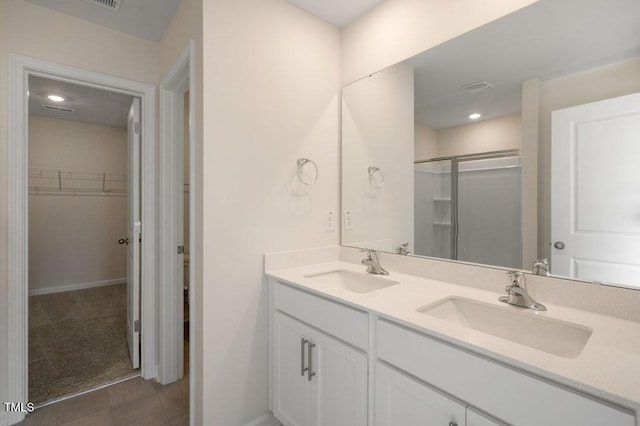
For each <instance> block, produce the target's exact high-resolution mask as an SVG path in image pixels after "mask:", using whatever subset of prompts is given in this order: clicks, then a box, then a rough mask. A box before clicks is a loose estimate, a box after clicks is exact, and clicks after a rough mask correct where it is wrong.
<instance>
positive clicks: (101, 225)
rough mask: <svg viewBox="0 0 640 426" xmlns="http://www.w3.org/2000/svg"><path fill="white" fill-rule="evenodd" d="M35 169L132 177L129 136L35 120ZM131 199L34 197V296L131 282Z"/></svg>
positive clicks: (32, 164)
mask: <svg viewBox="0 0 640 426" xmlns="http://www.w3.org/2000/svg"><path fill="white" fill-rule="evenodd" d="M29 165H30V167H40V168H54V169H57V168H60V169H71V170H83V171H95V172H98V173H103V172H107V173H117V174H124V175H126V172H127V171H126V170H127V130H126V129H123V128H117V127H107V126H101V125H97V124H87V123H80V122H76V121H66V120H55V119H51V118H43V117H38V116H34V115H31V116H29ZM126 221H127V197H126V194H125V195H124V196H95V195H51V194H48V193H43V192H41V193H39V194H37V195H30V196H29V292H30V293H31V292H33V293H40V294H42V293H44V292H51V293H53V292H56V291H60V290H64V289H62V288H61V287H64V286H70V285H76V286H77V285H82V284H90V283H97V282H102V281H112V280H117V279H123V278H125V277H126V273H127V272H126V253H127V249H126V245H119V244H118V242H117V240H118V239H119V238H126V235H127V222H126Z"/></svg>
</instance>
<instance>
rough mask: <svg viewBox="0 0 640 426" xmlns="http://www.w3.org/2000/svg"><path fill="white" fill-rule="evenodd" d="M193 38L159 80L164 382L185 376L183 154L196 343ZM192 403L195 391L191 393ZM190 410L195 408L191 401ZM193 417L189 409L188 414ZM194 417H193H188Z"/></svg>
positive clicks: (192, 379)
mask: <svg viewBox="0 0 640 426" xmlns="http://www.w3.org/2000/svg"><path fill="white" fill-rule="evenodd" d="M194 49H195V42H194V41H193V40H189V42H188V44H187V46H186V48H185V49H184V50H183V52H182V53H181V55H180V56H179V57H178V59H177V60H176V62H175V63H174V64H173V66H172V67H171V69H170V70H169V71H168V72H167V74H166V76H165V77H164V79H163V80H162V82H161V83H160V126H161V132H160V141H159V147H160V148H159V156H160V158H159V167H160V169H159V173H158V185H159V191H158V193H159V200H158V201H159V203H158V204H159V207H160V210H159V214H160V217H159V223H161V224H162V232H160V233H159V235H158V237H159V240H158V245H159V255H160V257H159V259H160V263H159V267H160V274H159V277H158V279H159V287H160V300H159V306H160V311H161V312H162V313H163V315H162V318H160V322H159V327H160V330H159V334H158V336H159V348H160V354H161V355H162V356H161V357H160V364H159V368H158V381H159V382H160V383H162V384H167V383H171V382H175V381H176V380H178V379H180V378H181V377H182V376H183V371H184V370H183V366H184V359H183V358H184V356H183V345H184V336H183V326H184V311H183V306H184V305H183V300H184V298H183V291H182V285H178V284H177V278H178V273H179V269H180V268H183V265H182V263H180V262H178V259H179V256H178V253H177V246H178V245H179V244H182V242H181V241H179V238H178V235H179V229H178V227H183V226H184V225H183V223H178V219H179V217H181V214H180V213H179V212H178V206H179V205H182V203H179V202H177V200H178V197H184V187H183V186H182V185H179V184H178V183H179V182H181V181H182V177H181V175H179V173H178V172H180V173H183V171H182V164H181V163H180V162H181V161H182V159H183V155H188V156H189V165H190V167H189V231H188V232H189V307H190V308H189V327H190V333H189V334H190V336H189V344H190V347H194V341H193V338H194V337H195V333H194V332H193V327H194V324H195V309H194V300H195V296H194V295H195V286H194V281H195V280H194V277H195V273H194V272H195V262H196V256H195V240H196V235H195V223H196V222H195V218H196V206H195V196H194V194H195V191H196V188H195V185H196V173H195V172H196V171H195V155H196V152H195V127H194V114H195V110H196V109H195V104H196V97H197V93H196V90H195V67H193V66H192V64H193V58H194V57H195V55H194V51H195V50H194ZM187 90H188V91H189V121H188V123H189V124H188V126H189V152H183V153H182V155H180V153H181V150H182V149H183V142H184V141H183V135H184V93H185V92H186V91H187ZM189 357H190V360H189V361H190V365H194V351H193V350H191V351H189ZM194 383H195V375H194V369H193V368H191V369H190V384H191V386H192V387H193V385H194ZM190 394H191V397H190V402H191V400H192V395H193V392H190ZM190 405H191V410H193V404H190ZM191 414H192V415H193V413H191ZM192 418H193V417H192Z"/></svg>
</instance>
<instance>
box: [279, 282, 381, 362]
mask: <svg viewBox="0 0 640 426" xmlns="http://www.w3.org/2000/svg"><path fill="white" fill-rule="evenodd" d="M273 307H274V308H275V309H277V310H279V311H282V312H285V313H286V314H288V315H291V316H292V317H295V318H298V319H299V320H301V321H303V322H306V323H307V324H309V325H312V326H314V327H316V328H319V329H320V330H322V331H324V332H325V333H327V334H330V335H332V336H334V337H336V338H338V339H340V340H343V341H345V342H347V343H349V344H351V345H353V346H355V347H358V348H361V349H365V350H366V349H367V348H368V347H369V332H368V330H369V319H368V315H367V313H366V312H362V311H359V310H357V309H353V308H351V307H348V306H345V305H341V304H339V303H335V302H332V301H330V300H327V299H323V298H322V297H318V296H314V295H312V294H310V293H307V292H304V291H300V290H296V289H294V288H292V287H289V286H288V285H285V284H281V283H277V282H276V283H274V284H273Z"/></svg>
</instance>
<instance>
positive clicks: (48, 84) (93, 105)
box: [29, 76, 133, 128]
mask: <svg viewBox="0 0 640 426" xmlns="http://www.w3.org/2000/svg"><path fill="white" fill-rule="evenodd" d="M51 94H55V95H59V96H62V97H63V98H65V100H64V101H63V102H53V101H51V100H49V99H48V98H47V96H49V95H51ZM132 100H133V98H132V97H131V96H129V95H123V94H121V93H117V92H109V91H106V90H101V89H95V88H93V87H88V86H80V85H78V84H72V83H67V82H64V81H58V80H50V79H47V78H42V77H36V76H30V77H29V114H30V115H37V116H40V117H48V118H55V119H60V120H70V121H80V122H84V123H93V124H102V125H104V126H111V127H123V128H126V127H127V116H128V114H129V107H130V106H131V101H132ZM43 104H45V105H53V106H56V107H64V108H68V109H72V110H73V112H66V111H55V110H50V109H45V108H43V106H42V105H43Z"/></svg>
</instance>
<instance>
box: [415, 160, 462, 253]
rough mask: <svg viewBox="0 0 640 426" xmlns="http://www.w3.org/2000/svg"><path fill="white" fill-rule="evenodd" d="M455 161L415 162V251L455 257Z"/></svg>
mask: <svg viewBox="0 0 640 426" xmlns="http://www.w3.org/2000/svg"><path fill="white" fill-rule="evenodd" d="M451 170H452V161H451V160H442V161H429V162H424V163H416V164H415V165H414V204H413V205H414V252H415V254H417V255H421V256H432V257H439V258H445V259H452V258H454V257H452V253H453V252H452V249H453V246H452V229H453V227H452V221H451V218H452V202H451V188H452V185H451V176H452V175H451Z"/></svg>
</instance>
